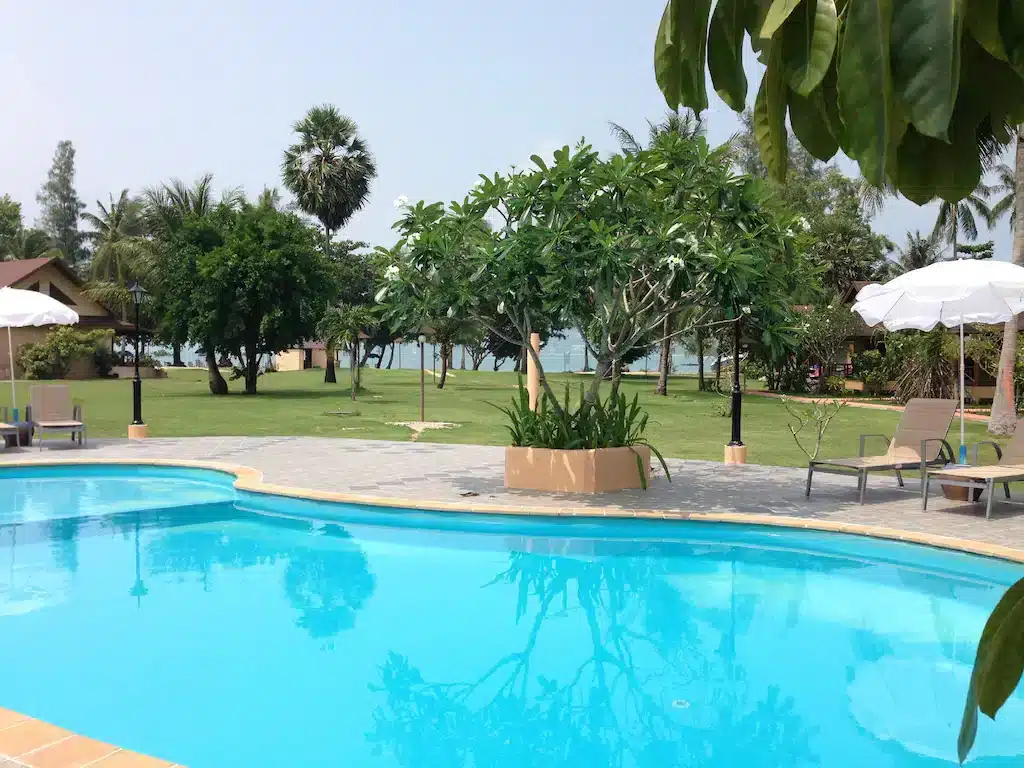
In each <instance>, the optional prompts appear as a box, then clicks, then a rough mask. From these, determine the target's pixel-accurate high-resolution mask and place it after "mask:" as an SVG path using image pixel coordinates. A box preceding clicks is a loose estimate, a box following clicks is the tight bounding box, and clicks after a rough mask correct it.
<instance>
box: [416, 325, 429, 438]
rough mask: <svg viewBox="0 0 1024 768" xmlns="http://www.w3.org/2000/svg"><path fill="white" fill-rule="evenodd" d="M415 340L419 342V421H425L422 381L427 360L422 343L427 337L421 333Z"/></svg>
mask: <svg viewBox="0 0 1024 768" xmlns="http://www.w3.org/2000/svg"><path fill="white" fill-rule="evenodd" d="M416 340H417V341H418V342H419V344H420V421H426V420H427V416H426V400H427V396H426V393H425V390H426V382H425V381H424V377H425V376H426V373H427V362H426V360H424V359H423V345H424V344H425V343H426V341H427V337H426V336H424V335H423V334H422V333H421V334H420V335H419V337H418V338H417V339H416Z"/></svg>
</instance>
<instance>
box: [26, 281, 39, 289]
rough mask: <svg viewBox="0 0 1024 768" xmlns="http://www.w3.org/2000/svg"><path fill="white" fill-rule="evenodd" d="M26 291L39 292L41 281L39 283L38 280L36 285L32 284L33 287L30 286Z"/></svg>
mask: <svg viewBox="0 0 1024 768" xmlns="http://www.w3.org/2000/svg"><path fill="white" fill-rule="evenodd" d="M25 290H26V291H38V290H39V281H38V280H36V281H35V282H34V283H32V285H30V286H29V287H28V288H26V289H25Z"/></svg>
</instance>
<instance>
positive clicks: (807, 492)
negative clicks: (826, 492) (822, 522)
mask: <svg viewBox="0 0 1024 768" xmlns="http://www.w3.org/2000/svg"><path fill="white" fill-rule="evenodd" d="M813 479H814V465H813V464H808V465H807V488H805V489H804V498H805V499H809V498H811V480H813Z"/></svg>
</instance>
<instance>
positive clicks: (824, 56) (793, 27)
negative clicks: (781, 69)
mask: <svg viewBox="0 0 1024 768" xmlns="http://www.w3.org/2000/svg"><path fill="white" fill-rule="evenodd" d="M838 31H839V20H838V18H837V16H836V4H835V0H806V2H805V3H804V4H803V6H801V8H800V10H799V11H798V12H797V13H795V14H794V15H793V16H792V18H791V19H790V22H789V23H788V24H787V25H786V26H785V28H784V29H783V36H784V37H783V40H784V45H785V59H786V71H787V72H788V73H789V86H790V88H792V89H793V90H794V91H796V92H797V93H799V94H800V95H802V96H807V95H809V94H810V93H811V91H813V90H814V89H815V88H817V87H818V85H819V84H820V83H821V81H822V79H823V78H824V77H825V73H826V72H828V68H829V65H830V64H831V63H832V58H833V56H834V54H835V50H836V36H837V34H838Z"/></svg>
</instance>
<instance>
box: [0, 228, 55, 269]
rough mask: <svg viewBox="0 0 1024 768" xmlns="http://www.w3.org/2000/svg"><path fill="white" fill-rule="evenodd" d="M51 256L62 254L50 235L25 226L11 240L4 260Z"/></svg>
mask: <svg viewBox="0 0 1024 768" xmlns="http://www.w3.org/2000/svg"><path fill="white" fill-rule="evenodd" d="M51 256H60V251H59V250H58V248H57V246H55V245H54V243H53V240H51V239H50V236H49V235H48V234H46V232H44V231H43V230H41V229H33V228H28V229H24V228H23V229H21V230H19V231H18V233H17V234H16V235H15V236H14V238H13V240H11V243H10V246H9V248H8V249H7V252H6V253H5V254H4V260H5V261H16V260H17V261H21V260H24V259H40V258H44V257H51Z"/></svg>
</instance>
